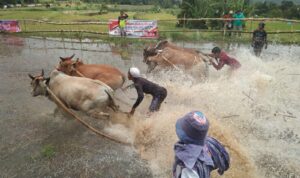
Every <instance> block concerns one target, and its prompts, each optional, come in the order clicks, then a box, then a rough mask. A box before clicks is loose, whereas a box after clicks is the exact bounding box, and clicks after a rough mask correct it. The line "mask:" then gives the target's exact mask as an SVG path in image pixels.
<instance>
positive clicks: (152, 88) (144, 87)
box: [132, 77, 165, 108]
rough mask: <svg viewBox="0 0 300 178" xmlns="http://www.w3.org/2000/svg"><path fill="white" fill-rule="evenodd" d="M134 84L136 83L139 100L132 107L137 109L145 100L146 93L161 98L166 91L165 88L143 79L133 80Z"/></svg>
mask: <svg viewBox="0 0 300 178" xmlns="http://www.w3.org/2000/svg"><path fill="white" fill-rule="evenodd" d="M133 82H134V87H135V89H136V91H137V94H138V98H137V100H136V102H135V103H134V105H133V106H132V108H136V107H138V106H139V104H140V103H141V102H142V101H143V99H144V93H146V94H150V95H152V96H153V97H156V96H159V95H160V94H162V93H163V92H164V90H165V88H163V87H161V86H159V85H157V84H155V83H153V82H150V81H149V80H147V79H144V78H141V77H137V78H133Z"/></svg>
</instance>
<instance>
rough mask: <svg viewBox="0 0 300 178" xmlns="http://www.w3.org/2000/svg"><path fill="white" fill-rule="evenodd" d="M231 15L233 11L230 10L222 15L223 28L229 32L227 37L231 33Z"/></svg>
mask: <svg viewBox="0 0 300 178" xmlns="http://www.w3.org/2000/svg"><path fill="white" fill-rule="evenodd" d="M232 14H233V11H232V10H231V11H229V13H227V12H226V13H225V14H224V16H223V18H224V19H226V20H225V21H224V28H225V31H227V30H229V32H228V33H227V34H228V36H231V31H230V30H232V29H233V20H232V18H233V16H232ZM227 19H228V20H227ZM225 33H226V32H225Z"/></svg>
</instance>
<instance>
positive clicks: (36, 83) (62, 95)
mask: <svg viewBox="0 0 300 178" xmlns="http://www.w3.org/2000/svg"><path fill="white" fill-rule="evenodd" d="M28 75H29V77H30V78H31V79H32V81H31V86H32V88H33V90H32V96H38V95H44V96H49V93H48V92H47V89H46V87H47V86H48V87H49V88H50V89H51V91H52V92H53V93H54V94H55V95H56V96H57V97H58V98H59V99H60V100H61V101H62V102H63V103H64V104H65V105H66V106H67V107H69V108H72V109H74V110H81V111H84V112H86V113H87V114H90V115H93V116H98V115H105V116H109V114H108V113H103V112H100V111H103V110H105V109H106V107H107V106H108V107H111V108H112V109H113V110H116V109H117V106H116V105H115V102H114V100H113V97H112V96H113V90H112V89H111V88H110V87H109V86H107V85H106V84H104V83H102V82H100V81H97V80H92V79H89V78H84V77H73V76H68V75H66V74H64V73H62V72H59V71H57V70H53V71H52V72H51V74H50V77H49V78H45V77H44V71H43V70H42V74H41V75H39V76H36V77H33V76H32V75H30V74H28ZM50 99H51V100H52V98H51V97H50Z"/></svg>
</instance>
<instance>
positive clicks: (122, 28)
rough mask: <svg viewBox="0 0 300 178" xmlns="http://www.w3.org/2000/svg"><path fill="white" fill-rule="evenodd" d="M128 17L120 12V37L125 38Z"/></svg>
mask: <svg viewBox="0 0 300 178" xmlns="http://www.w3.org/2000/svg"><path fill="white" fill-rule="evenodd" d="M127 18H128V15H127V14H125V13H124V11H121V12H120V16H119V17H118V25H119V28H120V35H121V36H126V32H125V27H126V19H127Z"/></svg>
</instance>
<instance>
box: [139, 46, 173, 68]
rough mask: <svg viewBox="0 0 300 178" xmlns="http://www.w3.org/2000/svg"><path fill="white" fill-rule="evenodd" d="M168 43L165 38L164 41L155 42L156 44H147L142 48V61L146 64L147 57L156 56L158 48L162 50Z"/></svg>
mask: <svg viewBox="0 0 300 178" xmlns="http://www.w3.org/2000/svg"><path fill="white" fill-rule="evenodd" d="M167 44H168V41H167V40H164V41H160V42H158V43H157V44H156V46H148V47H147V48H144V53H143V56H144V60H143V62H145V63H146V64H148V63H147V62H148V58H149V57H151V56H156V55H157V54H158V53H159V52H160V50H162V49H163V48H165V47H166V45H167Z"/></svg>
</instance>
